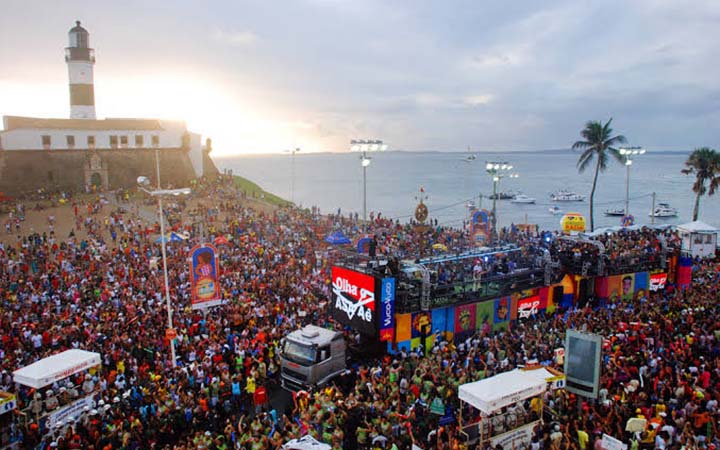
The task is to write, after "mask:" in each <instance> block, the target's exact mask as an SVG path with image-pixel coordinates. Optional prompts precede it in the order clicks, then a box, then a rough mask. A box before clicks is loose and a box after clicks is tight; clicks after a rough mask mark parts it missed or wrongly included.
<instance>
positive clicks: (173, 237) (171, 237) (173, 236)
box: [155, 233, 185, 244]
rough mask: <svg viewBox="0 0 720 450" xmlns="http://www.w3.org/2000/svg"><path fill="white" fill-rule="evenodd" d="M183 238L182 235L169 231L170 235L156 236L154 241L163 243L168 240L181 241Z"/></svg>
mask: <svg viewBox="0 0 720 450" xmlns="http://www.w3.org/2000/svg"><path fill="white" fill-rule="evenodd" d="M184 240H185V239H184V238H183V237H182V236H180V235H179V234H177V233H170V235H168V236H158V238H157V239H155V243H156V244H160V243H162V241H165V243H166V244H167V243H168V242H182V241H184Z"/></svg>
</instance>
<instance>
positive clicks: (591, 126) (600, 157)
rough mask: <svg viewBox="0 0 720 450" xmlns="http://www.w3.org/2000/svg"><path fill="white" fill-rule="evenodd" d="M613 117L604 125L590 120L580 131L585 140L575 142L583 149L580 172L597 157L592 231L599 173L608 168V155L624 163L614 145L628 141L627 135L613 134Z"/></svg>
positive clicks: (593, 190)
mask: <svg viewBox="0 0 720 450" xmlns="http://www.w3.org/2000/svg"><path fill="white" fill-rule="evenodd" d="M611 123H612V118H610V120H608V121H607V122H606V123H605V124H604V125H603V123H602V122H597V121H592V120H591V121H589V122H587V123H586V124H585V129H583V130H582V131H581V132H580V135H581V136H582V137H583V139H584V140H582V141H577V142H575V143H574V144H573V146H572V148H573V150H578V149H581V150H583V152H582V155H580V158H579V159H578V162H577V168H578V172H580V173H583V172H584V171H585V169H587V168H588V167H589V166H590V163H592V161H593V159H597V162H596V163H595V175H594V177H593V184H592V190H591V191H590V231H594V230H595V221H594V217H593V212H594V211H593V206H594V203H595V188H596V187H597V180H598V174H600V172H604V171H605V169H606V168H607V163H608V155H610V156H612V157H613V158H615V159H616V160H617V161H618V162H621V163H624V162H625V157H624V156H623V155H621V154H620V151H619V150H618V149H617V148H615V147H614V146H615V145H617V144H623V143H625V142H626V139H625V136H623V135H617V136H612V132H613V130H612V128H610V124H611Z"/></svg>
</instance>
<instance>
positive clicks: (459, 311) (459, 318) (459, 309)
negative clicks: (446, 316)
mask: <svg viewBox="0 0 720 450" xmlns="http://www.w3.org/2000/svg"><path fill="white" fill-rule="evenodd" d="M474 332H475V303H472V304H469V305H462V306H456V307H455V335H456V336H457V338H458V339H465V338H467V337H468V336H470V335H472V334H473V333H474Z"/></svg>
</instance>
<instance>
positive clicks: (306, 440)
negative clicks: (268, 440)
mask: <svg viewBox="0 0 720 450" xmlns="http://www.w3.org/2000/svg"><path fill="white" fill-rule="evenodd" d="M282 448H283V450H330V449H331V448H332V447H330V446H329V445H327V444H323V443H322V442H319V441H318V440H316V439H315V438H313V437H312V436H310V435H305V436H303V437H301V438H300V439H293V440H292V441H290V442H288V443H287V444H285V445H283V446H282Z"/></svg>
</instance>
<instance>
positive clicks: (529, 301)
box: [517, 295, 541, 319]
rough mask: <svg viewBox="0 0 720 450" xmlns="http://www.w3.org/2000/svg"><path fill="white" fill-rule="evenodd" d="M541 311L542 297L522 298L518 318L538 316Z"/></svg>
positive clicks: (518, 304)
mask: <svg viewBox="0 0 720 450" xmlns="http://www.w3.org/2000/svg"><path fill="white" fill-rule="evenodd" d="M540 309H541V306H540V296H539V295H534V296H532V297H527V298H522V299H520V300H518V303H517V318H518V319H527V318H529V317H532V316H534V315H535V314H537V313H538V312H539V311H540Z"/></svg>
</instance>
